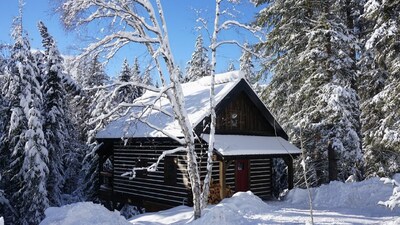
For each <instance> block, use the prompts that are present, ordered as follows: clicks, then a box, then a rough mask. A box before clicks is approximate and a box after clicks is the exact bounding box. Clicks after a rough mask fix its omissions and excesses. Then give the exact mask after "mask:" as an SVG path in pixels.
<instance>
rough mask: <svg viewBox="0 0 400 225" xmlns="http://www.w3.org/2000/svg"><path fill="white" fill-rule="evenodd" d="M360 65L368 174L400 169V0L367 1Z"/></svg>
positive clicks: (388, 174)
mask: <svg viewBox="0 0 400 225" xmlns="http://www.w3.org/2000/svg"><path fill="white" fill-rule="evenodd" d="M364 12H365V13H364V15H363V16H362V18H363V19H364V20H363V21H364V27H365V31H364V32H363V34H364V35H363V39H364V48H363V49H364V51H363V54H362V55H361V59H360V62H359V66H360V68H361V71H360V76H359V84H360V87H359V92H360V96H361V101H362V104H361V110H362V114H361V122H362V133H363V148H364V151H365V163H366V175H367V176H375V175H380V176H391V175H392V174H393V173H396V172H399V171H400V151H399V147H400V94H399V93H400V75H399V74H400V52H399V48H400V43H399V36H400V17H399V14H400V1H399V0H389V1H373V0H369V1H367V2H366V4H365V8H364Z"/></svg>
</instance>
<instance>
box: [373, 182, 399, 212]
mask: <svg viewBox="0 0 400 225" xmlns="http://www.w3.org/2000/svg"><path fill="white" fill-rule="evenodd" d="M381 181H383V183H384V184H389V185H392V186H393V193H392V196H390V198H389V199H388V200H386V201H379V202H378V204H379V205H383V206H385V207H387V208H389V209H391V210H393V209H394V208H396V207H400V183H399V182H398V181H396V180H395V179H389V178H381Z"/></svg>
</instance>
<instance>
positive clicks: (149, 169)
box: [121, 147, 188, 179]
mask: <svg viewBox="0 0 400 225" xmlns="http://www.w3.org/2000/svg"><path fill="white" fill-rule="evenodd" d="M187 151H188V148H187V147H177V148H174V149H171V150H166V151H163V153H162V154H161V155H160V156H159V157H158V159H157V162H155V163H153V164H151V165H150V166H148V167H134V168H132V170H131V171H129V172H126V173H123V174H122V175H121V176H129V179H133V178H135V177H136V171H143V170H146V171H147V172H155V171H157V168H158V165H159V164H160V162H161V160H163V159H164V158H165V157H166V156H168V155H172V154H176V153H179V152H187Z"/></svg>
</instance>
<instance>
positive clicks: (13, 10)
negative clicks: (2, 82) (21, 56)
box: [0, 0, 260, 76]
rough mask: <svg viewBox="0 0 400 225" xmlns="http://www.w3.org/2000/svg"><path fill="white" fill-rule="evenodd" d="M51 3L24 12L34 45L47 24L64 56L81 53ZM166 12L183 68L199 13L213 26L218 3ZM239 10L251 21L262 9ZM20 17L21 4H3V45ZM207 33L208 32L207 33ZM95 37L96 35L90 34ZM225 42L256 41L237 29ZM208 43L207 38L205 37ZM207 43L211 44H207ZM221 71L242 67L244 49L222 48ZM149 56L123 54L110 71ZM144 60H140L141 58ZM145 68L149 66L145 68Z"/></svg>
mask: <svg viewBox="0 0 400 225" xmlns="http://www.w3.org/2000/svg"><path fill="white" fill-rule="evenodd" d="M51 2H56V1H54V0H53V1H50V0H25V6H24V11H23V26H24V29H25V30H26V31H27V32H28V34H29V38H30V40H31V46H32V48H34V49H41V48H42V47H41V38H40V35H39V32H38V30H37V28H36V26H37V23H38V21H40V20H41V21H43V22H44V23H45V25H46V26H47V27H48V30H49V32H50V34H51V35H52V36H53V37H55V39H56V41H57V44H58V47H59V48H60V51H61V52H62V53H63V54H66V55H71V54H77V53H78V51H77V49H78V48H81V47H85V44H82V43H81V41H80V39H79V38H78V37H77V32H74V31H65V30H64V28H63V27H62V25H61V21H60V19H59V17H60V15H59V14H57V13H54V12H53V10H52V8H53V6H52V5H51ZM162 3H163V7H164V13H165V16H166V20H167V26H168V31H169V40H170V43H171V48H172V51H173V54H174V57H175V62H176V63H177V64H178V65H179V66H180V67H181V68H182V69H183V68H185V66H186V62H187V61H188V60H189V59H190V57H191V54H192V52H193V50H194V44H195V40H196V37H197V36H198V35H199V31H197V30H196V29H195V28H196V27H198V26H199V25H200V24H198V23H196V19H197V17H198V16H197V14H196V11H198V10H200V11H201V17H203V18H205V19H207V20H208V21H209V23H210V24H212V23H213V21H214V7H215V6H214V4H215V3H214V1H213V0H164V1H162ZM235 7H236V9H237V11H232V10H231V12H233V13H234V14H235V16H237V20H239V21H246V22H250V21H252V20H253V18H254V15H255V14H256V12H258V11H259V10H260V9H257V8H255V7H254V6H253V5H252V4H250V3H247V2H246V1H243V2H242V4H240V5H237V6H235ZM17 14H18V1H17V0H12V1H4V0H3V1H1V2H0V28H1V32H0V43H3V44H4V43H12V42H13V41H12V39H11V37H10V30H11V25H12V20H13V18H14V17H15V16H16V15H17ZM203 34H204V35H205V32H204V30H203ZM89 35H91V36H95V35H94V34H90V33H89ZM220 37H221V39H222V38H223V39H238V40H240V41H250V42H251V40H252V38H251V37H250V36H249V35H248V34H246V33H245V32H240V31H238V30H233V31H230V32H223V33H221V36H220ZM204 39H205V42H206V41H207V37H204ZM206 44H207V43H206ZM217 53H218V60H217V72H223V71H225V70H226V69H227V67H228V65H227V64H229V62H231V61H232V62H234V63H235V66H236V68H239V64H238V60H239V57H240V55H241V52H240V49H238V48H237V47H236V46H224V47H221V48H219V49H218V52H217ZM144 54H146V53H145V50H142V49H137V48H135V47H131V48H129V47H128V48H127V49H125V50H123V51H121V52H120V53H119V54H118V55H117V56H116V57H115V59H114V60H111V61H110V63H109V65H108V68H107V72H108V74H109V75H110V76H114V75H115V74H116V73H118V71H119V69H120V68H121V65H122V62H121V61H122V60H123V59H124V58H128V60H129V62H130V63H132V61H133V59H134V57H135V56H139V57H140V56H142V55H144ZM139 60H140V58H139ZM142 66H145V65H142Z"/></svg>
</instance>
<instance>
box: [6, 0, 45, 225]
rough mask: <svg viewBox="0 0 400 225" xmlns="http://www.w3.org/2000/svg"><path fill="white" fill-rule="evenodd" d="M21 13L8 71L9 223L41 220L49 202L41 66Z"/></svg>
mask: <svg viewBox="0 0 400 225" xmlns="http://www.w3.org/2000/svg"><path fill="white" fill-rule="evenodd" d="M22 5H23V4H22V2H21V1H20V16H19V17H17V19H16V20H15V24H14V27H13V32H12V36H13V38H14V40H15V43H14V46H13V49H12V55H11V60H10V63H9V64H8V67H7V68H8V69H7V72H6V76H7V84H6V97H7V98H8V99H9V101H10V111H11V117H10V121H9V123H8V127H7V128H8V135H7V137H6V141H7V144H8V148H9V152H8V153H7V154H9V155H10V164H9V167H8V173H9V177H8V178H9V180H7V181H6V182H7V184H8V186H7V189H6V193H7V196H10V199H9V200H10V203H11V205H12V206H13V208H14V209H16V214H14V213H11V212H10V213H7V214H6V218H5V219H6V222H7V223H10V224H38V223H39V222H40V221H41V220H42V219H43V217H44V210H45V209H46V208H47V207H48V206H49V201H48V197H47V194H48V193H47V189H46V186H47V176H48V173H49V169H48V166H47V164H48V151H47V148H46V141H45V139H44V133H43V129H42V121H43V118H42V115H41V107H42V104H43V100H42V94H41V90H40V86H39V82H38V80H37V77H38V74H39V72H40V71H39V70H38V68H37V66H36V62H35V60H34V58H33V56H32V53H31V49H30V45H29V41H28V38H27V37H26V36H24V35H23V33H22V32H23V30H22Z"/></svg>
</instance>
